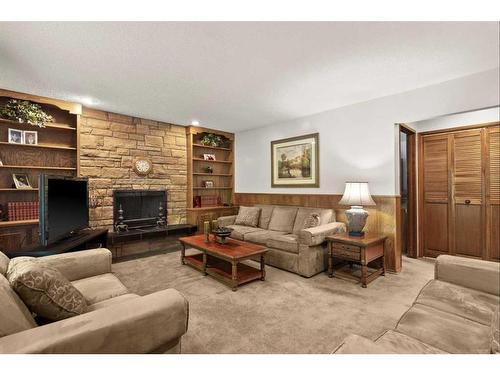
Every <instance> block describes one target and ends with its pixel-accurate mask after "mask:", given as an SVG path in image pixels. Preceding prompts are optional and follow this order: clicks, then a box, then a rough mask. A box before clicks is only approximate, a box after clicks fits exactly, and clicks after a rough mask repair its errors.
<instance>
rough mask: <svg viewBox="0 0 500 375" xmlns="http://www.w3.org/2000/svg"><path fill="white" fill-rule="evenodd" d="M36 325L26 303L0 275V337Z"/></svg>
mask: <svg viewBox="0 0 500 375" xmlns="http://www.w3.org/2000/svg"><path fill="white" fill-rule="evenodd" d="M34 327H36V323H35V320H34V319H33V317H32V316H31V313H30V312H29V310H28V308H27V307H26V305H25V304H24V303H23V302H22V301H21V299H20V298H19V296H18V295H17V294H16V292H14V291H13V290H12V287H11V286H10V284H9V281H8V280H7V279H6V278H5V277H4V276H2V275H0V337H3V336H7V335H12V334H13V333H16V332H21V331H24V330H27V329H30V328H34Z"/></svg>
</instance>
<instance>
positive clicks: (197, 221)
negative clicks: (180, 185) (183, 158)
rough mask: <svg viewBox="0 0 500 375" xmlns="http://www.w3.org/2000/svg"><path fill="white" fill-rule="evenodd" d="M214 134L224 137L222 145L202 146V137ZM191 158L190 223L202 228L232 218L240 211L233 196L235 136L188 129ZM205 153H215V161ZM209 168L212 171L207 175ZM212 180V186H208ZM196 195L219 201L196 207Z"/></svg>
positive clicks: (189, 185) (206, 130) (208, 130)
mask: <svg viewBox="0 0 500 375" xmlns="http://www.w3.org/2000/svg"><path fill="white" fill-rule="evenodd" d="M207 133H213V134H217V135H219V136H221V137H222V138H223V144H222V145H220V146H217V147H216V146H207V145H203V144H201V139H202V137H203V136H204V135H205V134H207ZM186 136H187V152H188V155H187V158H188V194H187V195H188V197H187V200H188V212H187V217H188V223H189V224H194V225H197V226H198V231H200V230H201V229H202V228H203V225H202V224H203V222H204V221H211V220H215V219H217V218H218V217H219V216H224V215H231V214H233V213H235V211H236V210H237V208H236V207H234V206H233V195H234V178H233V172H234V153H233V148H234V134H232V133H228V132H222V131H218V130H214V129H208V128H202V127H196V126H189V127H187V128H186ZM204 154H212V155H214V156H215V160H205V158H204ZM207 167H210V168H211V169H212V172H208V170H207ZM206 181H211V182H212V186H209V187H207V186H205V184H206ZM196 196H200V197H202V196H205V197H206V196H217V197H218V198H219V202H218V203H215V204H209V205H203V204H202V205H201V207H200V206H195V204H194V200H195V197H196Z"/></svg>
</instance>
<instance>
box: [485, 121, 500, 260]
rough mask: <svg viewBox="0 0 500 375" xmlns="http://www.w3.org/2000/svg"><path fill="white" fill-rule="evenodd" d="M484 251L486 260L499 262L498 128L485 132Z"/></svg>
mask: <svg viewBox="0 0 500 375" xmlns="http://www.w3.org/2000/svg"><path fill="white" fill-rule="evenodd" d="M486 139H487V141H486V146H487V153H486V156H487V159H488V163H487V167H486V180H487V184H486V185H487V189H486V212H487V215H486V222H487V224H486V241H487V242H486V249H487V259H490V260H496V261H498V260H500V126H498V125H497V126H491V127H490V128H488V129H487V132H486Z"/></svg>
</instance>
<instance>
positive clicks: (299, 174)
mask: <svg viewBox="0 0 500 375" xmlns="http://www.w3.org/2000/svg"><path fill="white" fill-rule="evenodd" d="M271 187H273V188H277V187H312V188H317V187H319V133H314V134H307V135H302V136H298V137H292V138H285V139H280V140H276V141H272V142H271Z"/></svg>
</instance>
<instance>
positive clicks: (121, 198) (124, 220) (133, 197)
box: [113, 189, 167, 233]
mask: <svg viewBox="0 0 500 375" xmlns="http://www.w3.org/2000/svg"><path fill="white" fill-rule="evenodd" d="M166 212H167V191H166V190H139V189H126V190H125V189H124V190H122V189H119V190H114V191H113V223H114V228H115V232H119V233H120V232H127V231H129V230H138V229H144V230H147V229H148V228H149V229H156V228H162V227H165V226H166V225H167V217H166Z"/></svg>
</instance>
